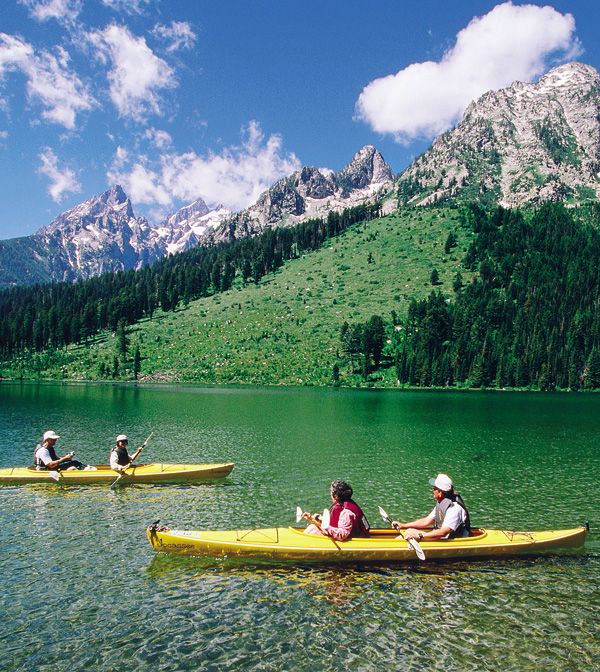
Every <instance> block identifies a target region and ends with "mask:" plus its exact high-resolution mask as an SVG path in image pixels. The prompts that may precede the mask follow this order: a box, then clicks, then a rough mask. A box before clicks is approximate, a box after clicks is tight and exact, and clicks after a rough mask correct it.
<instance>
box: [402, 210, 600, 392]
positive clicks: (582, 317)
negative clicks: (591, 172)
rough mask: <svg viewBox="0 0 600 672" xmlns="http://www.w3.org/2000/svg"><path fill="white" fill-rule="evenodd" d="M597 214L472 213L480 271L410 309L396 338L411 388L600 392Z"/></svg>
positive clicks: (473, 250) (470, 263)
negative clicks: (449, 293) (449, 296)
mask: <svg viewBox="0 0 600 672" xmlns="http://www.w3.org/2000/svg"><path fill="white" fill-rule="evenodd" d="M599 213H600V209H599V208H598V206H597V205H594V206H591V207H589V208H586V209H580V210H576V211H571V210H567V209H566V208H565V207H564V206H562V205H559V204H548V205H545V206H543V207H541V208H540V209H539V210H537V211H536V212H535V213H533V215H532V216H530V217H528V216H526V215H525V214H523V213H521V212H519V211H510V210H503V209H502V208H498V209H497V210H496V211H494V212H492V213H491V214H488V213H486V212H484V211H483V210H481V209H480V208H478V207H471V208H470V209H469V210H468V218H469V220H470V222H471V225H472V226H473V230H474V231H475V232H476V233H477V237H476V238H475V239H474V241H473V243H472V244H471V247H470V248H469V251H468V254H467V256H466V259H465V263H466V265H467V267H468V268H470V269H472V270H474V271H477V275H476V277H475V278H474V279H473V281H472V282H471V283H469V284H467V285H466V286H465V287H460V286H458V287H457V288H456V299H455V301H454V302H450V303H449V302H447V301H446V300H445V299H444V296H443V295H442V294H441V293H439V292H437V293H432V294H431V295H430V296H429V297H428V298H427V299H424V300H421V301H413V302H412V303H411V306H410V309H409V312H408V316H407V319H406V321H405V322H404V323H403V327H404V328H403V330H402V331H401V332H400V335H399V336H398V337H397V346H396V365H397V375H398V379H399V381H400V382H402V383H409V384H411V385H419V386H430V385H454V384H456V383H463V384H466V385H469V386H471V387H481V386H495V387H501V388H502V387H527V386H535V387H538V388H539V389H542V390H551V389H554V388H556V387H559V388H562V389H571V390H577V389H580V388H588V389H593V388H598V387H600V266H599V264H598V261H599V260H600V230H599V228H598V221H599Z"/></svg>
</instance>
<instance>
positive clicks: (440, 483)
mask: <svg viewBox="0 0 600 672" xmlns="http://www.w3.org/2000/svg"><path fill="white" fill-rule="evenodd" d="M429 485H432V486H433V487H434V488H437V489H438V490H441V491H442V492H451V491H452V489H453V488H454V485H453V484H452V479H451V478H450V476H447V475H446V474H438V475H437V476H436V477H435V478H430V479H429Z"/></svg>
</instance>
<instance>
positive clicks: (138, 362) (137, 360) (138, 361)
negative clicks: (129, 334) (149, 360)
mask: <svg viewBox="0 0 600 672" xmlns="http://www.w3.org/2000/svg"><path fill="white" fill-rule="evenodd" d="M141 370H142V357H141V355H140V346H139V345H136V346H135V352H134V354H133V377H134V378H135V380H137V379H138V376H139V375H140V371H141Z"/></svg>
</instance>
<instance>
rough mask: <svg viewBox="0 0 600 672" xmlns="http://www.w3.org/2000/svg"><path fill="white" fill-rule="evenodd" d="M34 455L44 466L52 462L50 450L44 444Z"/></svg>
mask: <svg viewBox="0 0 600 672" xmlns="http://www.w3.org/2000/svg"><path fill="white" fill-rule="evenodd" d="M35 456H36V458H37V459H38V460H39V461H40V462H41V463H42V464H43V465H45V466H48V464H49V463H50V462H52V458H51V457H50V451H49V450H48V448H46V447H45V446H42V447H41V448H39V449H38V450H37V452H36V454H35Z"/></svg>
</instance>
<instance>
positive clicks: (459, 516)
mask: <svg viewBox="0 0 600 672" xmlns="http://www.w3.org/2000/svg"><path fill="white" fill-rule="evenodd" d="M429 485H431V486H433V497H434V499H435V501H436V505H435V506H434V507H433V510H432V511H431V513H430V514H429V515H428V516H425V517H424V518H419V519H418V520H412V521H411V522H410V523H399V522H398V521H397V520H394V521H393V522H392V525H393V526H394V527H395V528H396V529H397V530H406V532H405V533H404V537H405V539H418V540H421V539H425V540H429V541H434V540H436V539H452V538H455V537H470V536H471V522H470V520H469V512H468V511H467V507H466V506H465V503H464V502H463V500H462V497H461V496H460V495H459V494H458V493H457V492H454V484H453V483H452V479H451V478H450V477H449V476H447V475H446V474H438V475H437V476H436V478H431V479H429ZM431 527H433V529H427V530H426V531H423V530H425V529H426V528H431Z"/></svg>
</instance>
